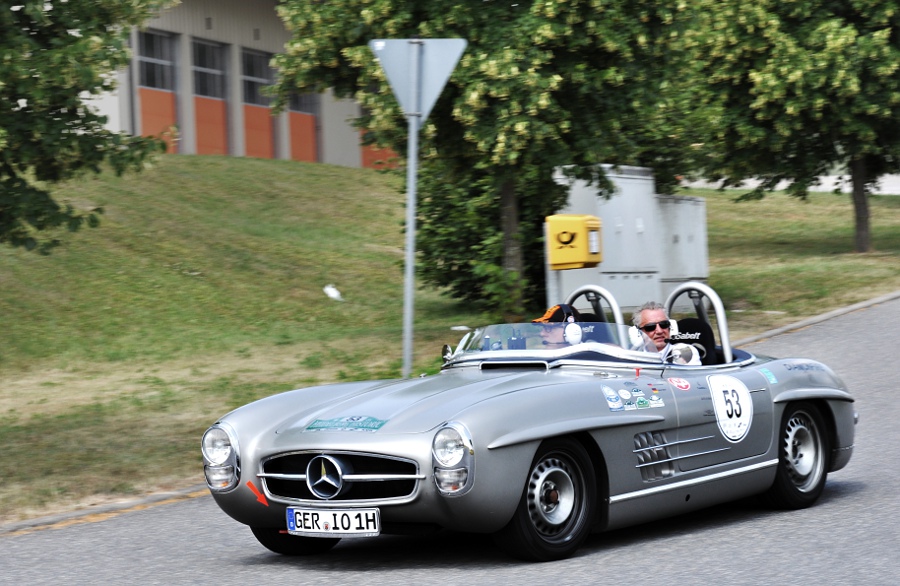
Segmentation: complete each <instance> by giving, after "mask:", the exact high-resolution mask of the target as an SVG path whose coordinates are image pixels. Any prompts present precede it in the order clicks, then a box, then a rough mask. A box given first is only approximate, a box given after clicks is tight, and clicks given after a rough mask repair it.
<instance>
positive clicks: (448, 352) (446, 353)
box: [441, 344, 453, 364]
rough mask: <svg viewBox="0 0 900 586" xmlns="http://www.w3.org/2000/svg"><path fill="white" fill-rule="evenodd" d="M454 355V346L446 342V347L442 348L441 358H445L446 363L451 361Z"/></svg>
mask: <svg viewBox="0 0 900 586" xmlns="http://www.w3.org/2000/svg"><path fill="white" fill-rule="evenodd" d="M452 357H453V348H451V347H450V344H444V347H443V348H441V358H443V359H444V363H445V364H446V363H447V362H449V361H450V359H451V358H452Z"/></svg>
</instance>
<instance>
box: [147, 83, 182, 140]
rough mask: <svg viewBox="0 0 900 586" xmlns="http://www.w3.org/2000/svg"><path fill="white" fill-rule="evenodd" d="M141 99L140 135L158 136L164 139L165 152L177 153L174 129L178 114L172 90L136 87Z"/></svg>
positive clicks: (176, 124) (176, 125)
mask: <svg viewBox="0 0 900 586" xmlns="http://www.w3.org/2000/svg"><path fill="white" fill-rule="evenodd" d="M138 96H139V98H140V101H141V135H142V136H160V135H162V137H163V140H165V141H166V144H167V145H168V146H167V149H166V152H169V153H177V152H178V145H177V144H176V142H175V138H176V136H175V130H176V128H177V127H178V115H177V113H176V112H177V110H176V108H175V94H174V92H167V91H165V90H157V89H152V88H146V87H142V88H138Z"/></svg>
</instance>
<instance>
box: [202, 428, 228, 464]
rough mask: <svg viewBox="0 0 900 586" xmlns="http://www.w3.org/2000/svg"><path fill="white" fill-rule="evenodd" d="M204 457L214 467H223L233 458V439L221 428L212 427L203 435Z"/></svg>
mask: <svg viewBox="0 0 900 586" xmlns="http://www.w3.org/2000/svg"><path fill="white" fill-rule="evenodd" d="M201 449H202V451H203V457H204V458H206V461H207V462H209V463H210V464H211V465H213V466H221V465H222V464H224V463H226V462H227V461H228V458H229V457H230V456H231V451H232V446H231V438H230V437H229V436H228V433H227V432H226V431H225V430H224V429H222V428H221V427H210V428H209V429H208V430H206V433H204V434H203V442H202V448H201Z"/></svg>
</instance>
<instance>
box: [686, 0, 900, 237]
mask: <svg viewBox="0 0 900 586" xmlns="http://www.w3.org/2000/svg"><path fill="white" fill-rule="evenodd" d="M691 6H692V8H693V13H692V18H693V19H694V21H693V22H694V23H695V24H694V26H691V27H690V29H689V32H688V33H687V34H686V35H685V37H684V40H685V41H686V46H687V48H688V50H689V52H690V54H691V55H692V59H693V62H694V63H695V65H696V67H697V70H696V74H698V75H699V76H700V78H699V79H706V80H707V82H706V84H705V88H704V90H703V91H702V92H701V95H702V96H703V97H705V100H702V101H703V102H704V103H705V104H706V105H707V106H708V107H709V108H710V110H709V111H710V112H712V117H713V120H712V125H711V128H712V129H713V132H712V134H711V135H710V137H709V140H708V147H709V149H708V154H709V159H708V160H707V161H706V172H707V176H709V177H711V178H713V179H723V180H724V182H723V184H724V185H726V186H727V185H738V184H740V183H741V181H743V180H744V179H747V178H757V179H760V180H761V182H760V186H759V188H758V189H756V190H755V191H754V192H752V193H751V194H749V197H762V196H763V194H764V192H765V191H766V190H771V189H774V188H775V187H776V185H778V183H780V182H781V181H788V182H789V183H790V186H789V187H788V191H789V192H790V193H791V194H792V195H795V196H798V197H805V196H806V193H807V190H808V189H809V187H810V186H811V185H814V184H815V182H816V178H817V177H819V176H821V175H825V174H829V173H831V172H833V171H834V169H846V171H847V172H848V173H849V174H850V176H851V180H852V187H853V200H854V207H855V215H856V243H855V246H856V249H857V250H858V251H860V252H863V251H866V250H868V249H869V248H870V245H871V244H870V236H869V212H868V200H867V193H868V190H869V189H870V188H871V186H872V185H873V184H875V182H877V180H878V177H879V176H881V175H883V174H885V173H888V172H897V171H900V71H898V69H900V3H898V2H896V1H895V0H832V1H828V2H823V1H821V0H791V1H785V0H757V1H755V2H744V1H742V0H693V2H692V4H691ZM700 101H701V100H698V105H699V103H700Z"/></svg>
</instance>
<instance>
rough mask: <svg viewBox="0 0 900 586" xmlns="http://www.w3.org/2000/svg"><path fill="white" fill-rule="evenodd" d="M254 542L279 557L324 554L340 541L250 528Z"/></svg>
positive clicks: (280, 530)
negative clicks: (257, 542) (279, 555)
mask: <svg viewBox="0 0 900 586" xmlns="http://www.w3.org/2000/svg"><path fill="white" fill-rule="evenodd" d="M250 530H251V531H253V535H254V536H255V537H256V540H257V541H259V542H260V543H261V544H263V545H264V546H266V547H267V548H268V549H270V550H271V551H274V552H275V553H280V554H281V555H315V554H319V553H325V552H326V551H328V550H330V549H331V548H332V547H334V546H335V545H337V543H338V541H340V539H334V538H329V537H303V536H301V535H291V534H289V533H287V532H285V531H284V530H283V529H273V528H271V527H251V528H250Z"/></svg>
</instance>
